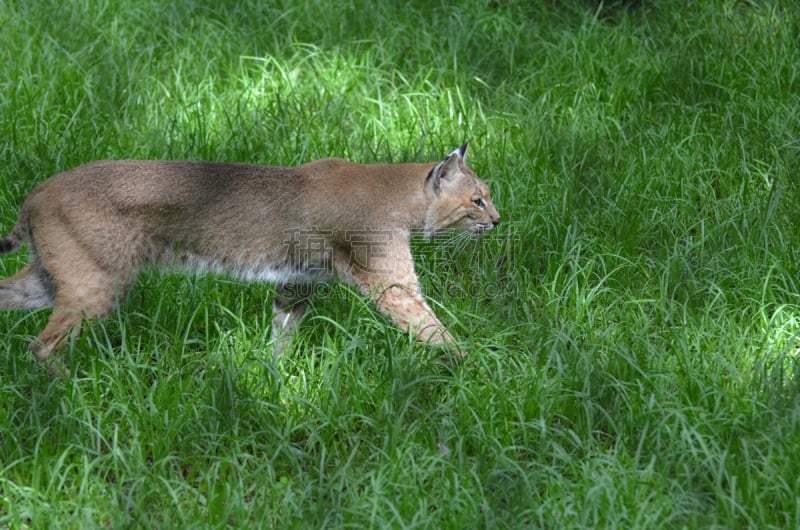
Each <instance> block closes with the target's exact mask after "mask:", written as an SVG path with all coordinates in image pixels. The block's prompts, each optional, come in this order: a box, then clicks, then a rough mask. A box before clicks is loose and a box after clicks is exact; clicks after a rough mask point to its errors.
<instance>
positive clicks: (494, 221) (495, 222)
mask: <svg viewBox="0 0 800 530" xmlns="http://www.w3.org/2000/svg"><path fill="white" fill-rule="evenodd" d="M492 224H493V225H494V226H497V225H499V224H500V216H499V215H498V216H496V217H492Z"/></svg>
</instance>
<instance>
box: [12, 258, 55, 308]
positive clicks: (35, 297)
mask: <svg viewBox="0 0 800 530" xmlns="http://www.w3.org/2000/svg"><path fill="white" fill-rule="evenodd" d="M49 283H50V280H49V278H48V277H47V273H46V272H44V271H43V270H42V269H41V267H37V266H34V265H33V264H28V265H26V266H25V267H24V268H23V269H22V270H20V271H19V272H18V273H17V274H15V275H14V276H12V277H10V278H6V279H5V280H0V309H41V308H43V307H53V295H52V292H51V289H50V288H48V285H49Z"/></svg>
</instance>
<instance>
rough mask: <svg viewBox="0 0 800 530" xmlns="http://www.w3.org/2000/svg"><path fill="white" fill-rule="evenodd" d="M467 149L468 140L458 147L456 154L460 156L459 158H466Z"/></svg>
mask: <svg viewBox="0 0 800 530" xmlns="http://www.w3.org/2000/svg"><path fill="white" fill-rule="evenodd" d="M467 149H469V140H467V141H466V142H464V145H462V146H461V147H459V148H458V154H459V156H460V157H461V160H464V159H465V158H467Z"/></svg>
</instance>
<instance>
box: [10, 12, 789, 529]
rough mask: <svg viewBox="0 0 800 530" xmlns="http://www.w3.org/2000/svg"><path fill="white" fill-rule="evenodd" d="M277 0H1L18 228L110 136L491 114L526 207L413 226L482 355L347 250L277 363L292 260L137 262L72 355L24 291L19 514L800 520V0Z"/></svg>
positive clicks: (171, 150)
mask: <svg viewBox="0 0 800 530" xmlns="http://www.w3.org/2000/svg"><path fill="white" fill-rule="evenodd" d="M280 4H283V5H280V6H270V5H267V4H266V3H264V2H253V1H248V0H228V1H224V2H178V3H172V4H168V3H167V4H165V3H163V2H154V1H151V0H136V1H132V0H122V1H118V2H109V1H103V0H99V1H93V2H88V1H85V0H84V1H80V0H76V1H72V2H40V1H28V2H5V3H2V4H0V27H2V29H1V30H0V64H1V65H2V67H0V227H2V231H3V232H4V233H7V232H8V231H9V230H10V229H11V227H12V225H13V223H14V220H15V218H16V214H17V211H18V207H19V205H20V204H21V202H22V200H23V198H24V197H25V195H26V194H27V192H28V191H30V189H31V188H32V187H33V186H34V185H35V184H36V183H38V182H41V181H43V180H44V179H45V178H47V177H48V176H50V175H52V174H54V173H56V172H58V171H62V170H66V169H68V168H70V167H73V166H76V165H79V164H82V163H85V162H88V161H91V160H95V159H100V158H170V159H206V160H226V161H248V162H253V163H264V164H297V163H301V162H304V161H308V160H312V159H315V158H320V157H325V156H342V157H346V158H351V159H355V160H359V161H364V162H370V161H417V160H432V159H436V158H439V157H441V156H442V155H444V154H446V153H447V152H449V151H450V150H452V149H453V148H455V147H456V146H458V145H460V144H461V143H462V142H463V141H464V140H467V139H469V140H471V142H472V147H471V151H470V162H471V165H472V166H473V168H474V169H475V170H476V172H477V173H478V174H480V175H482V176H484V177H485V178H486V180H487V182H488V183H489V184H490V185H491V187H492V190H493V195H494V198H495V203H496V204H497V206H498V209H499V210H500V213H501V215H502V216H503V218H504V223H503V224H502V225H501V226H500V228H499V229H498V231H496V232H495V233H492V234H490V235H489V236H488V237H486V238H485V239H484V240H483V241H480V242H470V243H469V244H468V245H466V246H464V247H461V248H454V247H450V246H445V247H443V248H442V247H436V248H434V247H431V246H429V245H428V244H426V243H422V242H420V243H418V244H416V246H415V251H416V253H417V256H418V260H417V261H418V268H419V270H420V273H421V276H422V278H423V282H424V285H425V289H426V292H427V293H428V294H429V295H430V297H431V298H432V299H433V303H434V304H435V305H436V307H437V311H438V313H439V314H440V315H441V317H442V319H443V320H444V321H445V322H446V323H447V324H448V326H449V327H450V328H451V329H452V331H453V332H454V334H455V335H456V336H457V337H458V338H459V340H460V342H461V344H462V345H463V347H464V348H465V349H466V350H468V351H469V358H468V360H467V361H466V362H465V363H464V364H463V365H462V366H460V367H458V368H455V369H448V368H446V367H442V366H441V365H440V364H439V363H438V362H437V355H438V352H437V351H435V350H431V349H428V348H426V347H424V346H422V345H419V344H416V343H415V342H413V341H412V340H410V339H409V338H408V337H407V336H406V335H405V334H403V333H401V332H400V331H398V330H396V329H394V328H392V327H391V326H390V325H388V323H387V322H386V321H385V320H384V319H382V318H381V317H380V316H379V315H377V314H376V312H375V311H374V310H373V309H372V308H371V307H370V306H369V305H368V304H367V303H365V302H364V301H363V300H362V299H361V298H360V297H359V296H357V295H356V294H355V293H353V292H352V291H351V290H349V289H347V288H345V287H343V286H334V287H332V288H331V289H330V290H329V291H328V293H327V296H320V297H317V298H316V299H315V300H314V307H313V309H312V311H311V314H310V318H309V319H308V320H307V321H306V322H305V323H304V326H303V327H302V328H301V330H300V332H299V336H298V338H297V342H296V345H295V347H294V348H293V352H292V353H291V355H290V356H289V357H288V358H287V359H285V360H284V361H282V362H281V363H280V364H277V363H275V362H273V361H272V360H271V357H270V340H271V339H270V332H269V322H270V319H271V314H270V311H271V310H270V308H271V297H272V294H273V293H272V290H271V289H270V288H269V287H268V286H245V285H242V284H240V283H236V282H231V281H228V280H225V279H224V278H194V277H177V276H164V275H157V274H147V275H144V276H143V277H142V278H141V279H140V281H139V282H138V283H137V285H136V287H135V288H134V290H133V292H132V293H131V296H130V297H129V298H128V299H127V300H126V301H125V303H124V304H123V308H122V310H121V311H120V312H119V313H116V314H115V315H114V316H112V317H111V318H109V319H108V320H106V321H105V322H104V323H102V324H101V325H98V326H96V327H94V328H93V330H92V331H91V332H90V333H87V334H86V336H84V337H83V338H81V339H80V340H78V341H77V342H75V343H74V344H72V345H71V346H70V348H69V352H68V356H69V364H70V365H71V366H72V367H73V368H74V371H75V372H76V373H77V374H76V376H75V377H73V378H71V379H66V380H60V381H55V382H51V381H50V380H49V378H48V377H47V375H46V374H45V373H44V370H42V369H41V368H39V367H38V366H37V365H36V364H35V362H34V360H33V359H32V357H31V356H30V354H29V353H28V352H27V349H26V345H27V343H28V341H29V340H30V339H31V337H33V336H35V335H36V334H37V332H38V331H39V330H40V329H41V327H42V326H43V325H44V322H45V321H46V319H47V316H48V315H47V312H32V313H22V312H7V313H2V314H0V329H1V330H2V337H3V338H2V339H0V341H2V346H3V347H2V350H3V354H2V356H1V357H0V528H6V527H7V528H92V527H114V528H117V527H122V528H128V527H142V528H168V527H181V528H193V527H199V528H225V527H232V528H248V527H261V528H321V527H330V528H353V527H359V528H360V527H390V528H459V529H460V528H626V529H627V528H647V529H652V528H669V529H672V528H795V527H798V526H800V503H799V502H798V496H797V492H798V491H800V478H799V477H800V459H798V457H797V455H798V453H800V353H798V352H800V332H799V331H798V330H799V329H800V294H799V293H800V265H798V264H800V250H798V249H800V233H799V232H800V230H798V224H799V223H800V207H798V204H800V191H798V186H797V182H796V180H797V176H796V173H797V171H798V168H799V167H800V51H798V48H797V43H798V40H799V39H800V7H798V6H797V5H796V3H794V2H789V1H785V2H780V1H775V2H767V1H763V2H762V1H755V0H753V1H748V2H733V1H724V2H723V1H714V2H682V1H677V0H665V1H660V2H655V1H653V2H648V1H646V0H645V1H644V2H642V4H643V6H642V7H640V8H638V9H635V10H628V9H626V8H613V7H612V8H604V9H599V8H598V7H597V5H596V4H595V3H593V2H588V1H586V2H579V1H575V2H571V3H561V2H548V1H534V2H516V1H507V2H506V1H483V0H481V1H477V0H474V1H468V2H462V3H461V4H460V6H459V7H453V6H450V5H446V4H440V3H437V2H418V1H415V2H376V3H372V2H363V1H361V0H355V1H352V2H303V1H301V0H292V1H289V2H283V3H280ZM24 261H25V256H24V253H19V254H16V255H10V256H5V257H3V260H2V262H0V275H2V276H7V275H10V274H12V273H13V272H14V271H16V270H18V269H19V267H21V266H22V264H23V263H24Z"/></svg>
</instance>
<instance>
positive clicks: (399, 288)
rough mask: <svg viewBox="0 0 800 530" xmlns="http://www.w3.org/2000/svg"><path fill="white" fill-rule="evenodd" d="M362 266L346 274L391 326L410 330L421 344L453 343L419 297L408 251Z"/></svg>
mask: <svg viewBox="0 0 800 530" xmlns="http://www.w3.org/2000/svg"><path fill="white" fill-rule="evenodd" d="M362 265H363V266H361V267H356V268H353V269H352V270H351V271H350V274H351V275H352V276H353V279H354V282H355V284H356V285H357V287H358V288H359V290H361V291H362V292H363V293H364V294H366V295H368V296H369V297H370V298H372V300H374V301H375V303H376V305H377V306H378V309H380V311H381V312H382V313H383V314H385V315H386V316H388V317H389V318H390V319H391V320H392V322H394V324H395V325H397V326H398V327H400V328H401V329H402V330H404V331H409V330H412V332H413V333H414V335H415V336H416V337H417V339H419V340H420V341H422V342H428V343H431V344H443V343H450V342H454V340H453V337H452V335H450V333H448V331H447V330H446V329H445V327H444V326H443V325H442V323H441V322H439V319H438V318H436V315H435V314H434V313H433V310H432V309H431V308H430V307H429V306H428V303H427V302H426V301H425V299H424V298H423V297H422V294H421V293H420V288H419V281H418V280H417V275H416V273H415V272H414V262H413V261H412V258H411V252H410V250H407V249H404V250H402V251H395V252H391V253H387V255H385V256H381V257H379V258H373V259H370V260H369V262H368V263H366V264H362Z"/></svg>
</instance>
